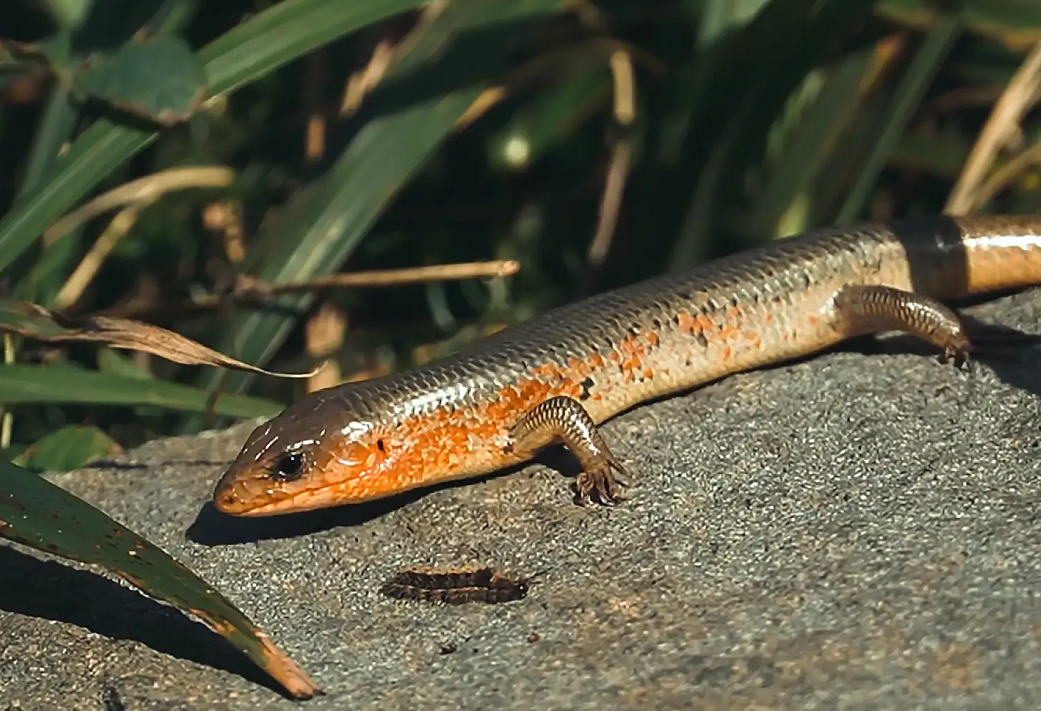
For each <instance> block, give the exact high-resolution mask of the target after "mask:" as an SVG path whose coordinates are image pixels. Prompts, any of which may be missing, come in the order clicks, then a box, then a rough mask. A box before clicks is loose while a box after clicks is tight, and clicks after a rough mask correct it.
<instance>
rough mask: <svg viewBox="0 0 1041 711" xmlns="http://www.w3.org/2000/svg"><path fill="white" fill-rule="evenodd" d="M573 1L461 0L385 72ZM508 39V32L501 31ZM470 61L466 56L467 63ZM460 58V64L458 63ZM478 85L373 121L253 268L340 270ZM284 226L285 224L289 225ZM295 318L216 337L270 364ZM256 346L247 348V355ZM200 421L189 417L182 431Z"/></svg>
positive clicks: (275, 272)
mask: <svg viewBox="0 0 1041 711" xmlns="http://www.w3.org/2000/svg"><path fill="white" fill-rule="evenodd" d="M565 4H566V1H565V0H524V1H519V0H500V1H499V2H485V1H483V0H482V1H481V2H475V1H474V0H468V2H457V3H454V4H452V5H450V6H449V7H448V8H447V9H446V10H445V12H444V13H443V14H442V15H440V16H439V17H438V18H437V19H436V20H434V21H433V22H431V23H430V24H429V25H428V26H427V27H426V28H424V29H423V30H422V31H421V32H420V33H419V35H418V36H417V37H416V39H415V41H414V42H413V44H412V45H411V46H410V47H409V48H408V49H403V50H402V51H401V53H400V55H399V56H398V59H397V61H396V62H395V64H394V65H393V66H392V68H391V69H390V71H389V72H388V76H387V78H386V79H385V80H384V81H385V82H386V83H388V84H390V83H391V82H393V80H395V79H396V78H399V77H401V76H402V75H405V74H406V72H407V71H408V70H410V69H411V68H412V67H415V66H418V65H419V64H421V63H422V62H423V61H425V60H427V59H429V58H431V57H433V56H435V55H437V54H438V53H440V52H441V51H442V50H443V49H444V48H445V47H447V46H448V44H449V42H450V41H451V40H452V39H453V38H454V37H455V36H456V35H457V34H459V33H461V32H464V31H465V32H467V33H468V34H469V35H471V36H474V35H476V34H477V32H478V30H480V29H481V28H482V27H484V26H492V25H498V24H500V23H504V22H505V21H507V20H513V19H522V18H525V17H529V16H537V15H540V14H544V13H547V12H552V11H556V10H559V9H560V8H561V7H563V6H564V5H565ZM498 43H501V38H499V39H498ZM495 49H496V47H494V46H489V47H485V48H484V51H485V52H486V53H488V54H483V55H482V56H481V57H480V58H477V57H475V58H474V60H473V61H479V62H483V63H486V64H487V63H488V62H490V61H491V60H490V59H489V57H490V56H493V52H494V50H495ZM463 64H465V63H463ZM453 66H455V65H453ZM481 88H482V87H481V86H471V87H468V88H465V89H460V90H457V91H455V92H452V93H450V94H447V95H444V96H437V97H434V98H432V99H427V100H425V101H423V102H422V103H417V104H414V105H411V106H409V107H407V108H405V109H403V110H400V111H398V112H397V113H394V114H389V115H383V116H380V117H379V118H377V119H374V120H372V121H370V122H369V123H368V124H366V125H365V126H364V128H362V129H361V131H359V132H358V134H357V135H356V136H355V137H354V139H353V140H352V142H351V144H350V146H349V147H348V148H347V149H346V151H344V153H343V154H342V155H341V156H340V158H339V159H338V160H337V162H336V164H335V165H334V166H333V168H332V169H331V170H330V172H329V173H327V174H326V175H325V176H324V177H323V178H322V179H321V180H320V182H318V183H316V184H312V185H311V186H309V188H308V192H307V194H306V195H304V196H302V197H301V199H300V200H298V201H297V203H296V204H295V205H293V206H292V208H291V210H292V215H291V217H288V216H283V218H282V219H280V220H279V221H278V223H277V224H275V223H273V224H272V229H269V230H267V232H266V235H265V236H261V237H260V238H258V241H264V240H267V241H269V242H270V241H271V238H272V237H273V238H274V239H275V240H277V242H276V244H275V246H274V250H273V252H272V253H271V254H269V255H267V258H266V259H265V260H264V263H263V264H261V265H258V266H257V267H256V268H255V269H253V270H252V271H251V273H254V274H256V275H257V276H259V277H260V278H262V279H265V280H268V281H283V280H289V279H308V278H310V277H313V276H316V275H322V274H329V273H332V272H335V271H336V270H337V269H339V267H340V265H341V264H342V263H343V262H344V260H345V259H346V258H347V257H348V256H349V255H350V254H351V252H352V251H353V250H354V249H355V248H356V247H357V245H358V243H359V242H360V241H361V239H362V237H364V236H365V234H366V233H367V232H368V230H369V228H370V227H371V226H372V225H373V224H374V223H375V221H376V220H377V218H378V217H379V216H380V215H381V214H382V212H383V210H384V208H385V207H386V206H387V205H388V203H389V202H390V201H391V200H392V199H393V198H394V196H395V195H396V194H397V192H398V191H399V190H400V189H401V188H402V187H403V186H404V185H405V184H406V183H407V182H408V181H409V180H410V179H411V178H412V177H413V176H414V175H415V174H416V173H417V172H418V171H419V170H420V169H421V168H422V167H423V166H424V165H425V164H426V162H427V161H428V160H429V159H430V158H431V157H432V156H433V155H434V153H435V152H436V151H437V149H438V148H439V147H440V145H441V144H442V142H443V141H444V140H445V139H446V138H447V137H448V136H449V134H450V133H451V132H452V130H453V128H454V126H455V123H456V121H457V120H458V119H459V117H460V116H461V115H462V114H463V112H464V111H465V110H466V109H467V108H468V107H469V106H470V105H471V104H472V102H473V100H474V99H475V98H476V97H477V96H478V95H479V93H480V91H481ZM281 225H284V228H283V227H281ZM313 301H314V296H313V295H311V294H301V295H293V296H291V297H289V296H287V297H285V298H282V299H280V300H279V302H278V303H279V306H280V307H282V310H285V309H288V310H290V311H298V310H300V309H304V308H306V307H307V306H309V305H310V304H311V303H313ZM293 324H294V320H293V319H291V318H287V317H285V316H280V315H276V314H265V313H259V312H253V313H250V314H246V315H242V316H240V317H238V318H237V319H236V320H235V322H234V325H233V327H232V328H231V329H227V331H226V332H225V333H223V334H221V338H222V340H221V341H220V342H219V343H218V344H217V345H216V346H214V347H215V348H216V349H217V350H219V351H221V352H222V353H229V354H235V357H238V358H245V357H248V358H252V359H255V360H254V361H253V362H255V363H266V362H268V360H269V359H270V358H271V356H272V355H273V354H274V353H275V352H276V351H277V350H278V348H279V347H280V346H281V345H282V343H283V341H284V339H285V337H286V336H287V335H288V333H289V331H290V330H291V328H292V327H293ZM247 354H248V355H247ZM218 377H220V379H221V387H222V389H227V390H229V391H239V392H241V391H242V390H243V389H244V388H245V387H247V385H248V384H249V383H250V382H251V381H252V378H248V377H245V378H243V377H241V374H238V373H227V374H226V375H225V374H221V375H220V376H218V375H217V374H215V373H204V374H203V375H202V380H201V384H202V385H203V387H205V388H207V389H208V388H211V387H213V386H214V385H215V384H216V382H217V378H218ZM197 425H198V423H197V422H194V421H191V422H188V423H186V424H185V428H184V430H183V431H191V430H192V429H193V428H194V427H196V426H197Z"/></svg>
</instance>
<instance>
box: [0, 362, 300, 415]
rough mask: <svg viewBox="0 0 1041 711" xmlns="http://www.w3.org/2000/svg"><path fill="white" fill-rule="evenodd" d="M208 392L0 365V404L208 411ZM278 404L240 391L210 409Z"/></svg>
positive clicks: (256, 409) (256, 411)
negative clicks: (146, 406) (143, 407)
mask: <svg viewBox="0 0 1041 711" xmlns="http://www.w3.org/2000/svg"><path fill="white" fill-rule="evenodd" d="M210 397H211V396H210V393H207V392H206V391H204V390H200V389H198V388H194V387H191V386H189V385H181V384H179V383H168V382H163V381H161V380H141V379H140V378H131V377H126V376H120V375H114V374H110V373H99V372H95V371H89V370H81V369H79V368H72V367H68V366H57V365H50V366H41V365H3V366H0V403H3V404H7V405H22V404H29V403H36V404H39V403H65V404H75V403H79V404H84V405H123V406H127V405H152V406H157V407H163V408H167V409H170V410H181V411H185V412H200V413H202V412H207V411H209V399H210ZM281 407H282V406H281V405H280V404H279V403H277V402H273V401H270V400H264V399H261V398H254V397H246V396H244V395H224V394H221V395H219V396H217V397H216V402H214V403H213V412H215V413H216V414H218V415H222V416H225V417H241V418H253V417H263V416H265V415H273V414H275V413H276V412H278V411H279V409H281Z"/></svg>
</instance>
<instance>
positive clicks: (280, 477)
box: [270, 452, 304, 481]
mask: <svg viewBox="0 0 1041 711" xmlns="http://www.w3.org/2000/svg"><path fill="white" fill-rule="evenodd" d="M303 473H304V455H303V454H300V453H299V452H292V453H288V452H287V453H285V454H281V455H279V457H278V459H276V460H275V461H274V463H273V464H272V465H271V474H270V476H271V478H272V479H274V480H275V481H295V480H296V479H299V478H300V475H301V474H303Z"/></svg>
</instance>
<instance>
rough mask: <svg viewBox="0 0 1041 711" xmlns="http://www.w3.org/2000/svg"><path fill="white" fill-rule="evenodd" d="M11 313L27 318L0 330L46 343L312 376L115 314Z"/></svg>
mask: <svg viewBox="0 0 1041 711" xmlns="http://www.w3.org/2000/svg"><path fill="white" fill-rule="evenodd" d="M5 310H6V311H7V312H8V313H9V314H16V315H20V316H24V317H27V318H26V319H20V320H19V322H18V323H12V322H11V321H12V320H13V319H11V320H8V321H7V322H3V321H0V330H3V331H9V332H11V333H16V334H18V335H20V336H24V337H25V338H31V339H34V340H38V341H44V342H46V343H88V342H92V343H104V344H105V345H107V346H110V347H112V348H120V349H124V350H133V351H140V352H143V353H151V354H152V355H155V356H158V357H160V358H164V359H166V360H169V361H172V362H174V363H180V364H181V365H209V366H214V367H218V368H230V369H232V370H245V371H249V372H252V373H259V374H261V375H271V376H274V377H276V378H310V377H312V376H313V375H315V374H316V373H317V372H318V370H320V368H319V369H316V370H314V371H311V372H308V373H277V372H273V371H270V370H264V369H263V368H260V367H257V366H255V365H250V364H249V363H244V362H242V361H240V360H236V359H234V358H231V357H230V356H226V355H224V354H223V353H218V352H217V351H215V350H213V349H211V348H207V347H206V346H204V345H202V344H201V343H197V342H195V341H193V340H191V339H190V338H186V337H184V336H182V335H180V334H177V333H174V332H173V331H168V330H166V329H165V328H161V327H159V326H154V325H152V324H150V323H144V322H142V321H131V320H129V319H124V318H115V317H112V316H81V317H69V316H65V315H63V314H60V313H58V312H55V311H50V310H48V309H45V308H43V307H42V306H39V305H37V304H30V303H26V302H13V303H8V304H7V305H6V307H5Z"/></svg>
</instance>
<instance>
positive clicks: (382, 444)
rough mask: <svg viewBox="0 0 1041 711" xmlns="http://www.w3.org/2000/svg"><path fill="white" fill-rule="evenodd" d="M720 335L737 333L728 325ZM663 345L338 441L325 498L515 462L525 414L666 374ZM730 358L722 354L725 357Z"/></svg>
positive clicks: (707, 325)
mask: <svg viewBox="0 0 1041 711" xmlns="http://www.w3.org/2000/svg"><path fill="white" fill-rule="evenodd" d="M680 326H681V329H683V330H684V331H685V332H687V333H698V332H702V331H707V332H709V333H712V334H713V335H715V334H717V333H719V332H720V329H719V328H718V326H717V325H716V324H714V323H713V321H712V320H711V319H710V318H709V317H707V316H705V315H703V314H699V315H698V316H697V317H694V316H691V315H690V314H686V313H684V314H680ZM722 330H723V331H724V332H729V333H734V334H736V333H739V331H738V330H737V329H736V327H734V326H733V325H728V326H727V327H726V329H722ZM720 335H722V334H720ZM724 337H725V336H724ZM660 344H661V337H660V336H659V335H658V333H656V332H652V331H647V332H644V333H641V334H639V335H633V334H627V335H626V336H625V337H624V338H622V339H621V340H620V341H619V342H618V343H617V344H616V346H615V347H614V348H612V349H611V350H610V352H608V353H605V354H600V353H590V354H589V355H588V356H586V357H584V358H582V357H574V356H573V357H569V358H568V360H567V363H566V365H560V364H558V363H553V362H548V363H542V364H540V365H538V366H536V367H533V368H531V369H530V371H529V376H528V377H526V378H524V379H523V380H519V381H518V382H514V383H510V384H509V385H506V386H504V387H502V388H501V389H500V390H499V391H498V392H496V393H495V394H494V396H492V397H489V398H487V401H483V402H479V403H477V404H472V405H470V406H469V407H464V406H456V407H451V406H450V407H446V408H442V409H438V410H435V411H432V412H428V413H425V414H423V415H421V416H416V417H412V418H409V419H406V420H404V421H401V422H398V423H397V424H392V425H388V426H387V427H386V429H383V430H380V429H377V430H374V431H372V432H371V433H369V434H368V435H366V436H364V437H363V438H362V439H361V440H356V441H353V442H351V441H348V440H347V439H346V438H342V437H337V438H336V439H335V440H334V442H333V443H331V446H330V447H327V448H324V449H323V450H322V451H323V455H324V456H323V457H322V459H324V461H320V462H316V463H315V464H316V470H318V471H322V472H323V474H324V476H323V479H324V481H325V484H326V487H327V489H328V496H329V498H330V499H335V500H337V502H357V501H363V500H370V499H376V498H381V497H384V496H389V495H392V494H396V493H399V492H402V491H405V490H408V489H413V488H416V487H418V486H425V485H430V484H433V483H435V482H439V481H447V480H451V479H460V478H465V477H468V476H475V475H479V474H482V473H486V472H490V471H495V470H497V469H501V468H503V467H507V466H510V465H512V464H516V463H518V462H521V461H524V460H525V459H527V458H528V456H529V454H530V453H527V452H513V451H509V450H508V449H507V445H508V444H509V441H510V440H509V431H510V428H511V427H512V426H513V425H514V424H516V423H517V421H518V420H519V419H520V418H521V417H522V416H523V415H524V414H525V413H527V412H529V411H530V410H531V409H532V408H534V407H535V406H536V405H538V404H539V403H541V402H543V401H545V400H546V399H548V398H551V397H556V396H560V395H564V396H568V397H573V398H576V399H581V397H582V395H583V393H585V394H586V395H587V399H588V401H589V402H591V403H602V402H604V400H605V398H607V397H610V394H611V390H612V388H613V387H617V386H619V385H621V382H627V383H628V382H633V381H636V380H637V379H651V378H654V377H656V376H658V375H668V370H666V369H662V370H660V371H655V369H654V367H653V366H652V363H651V362H650V361H649V360H648V356H649V354H650V352H651V351H652V350H653V349H654V348H656V347H658V346H659V345H660ZM729 357H731V353H730V349H729V348H727V349H726V353H725V355H724V358H729ZM616 368H617V370H615V369H616ZM619 371H620V373H621V377H620V378H619ZM587 379H592V380H593V387H591V388H590V387H589V382H588V381H587ZM619 381H621V382H619Z"/></svg>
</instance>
